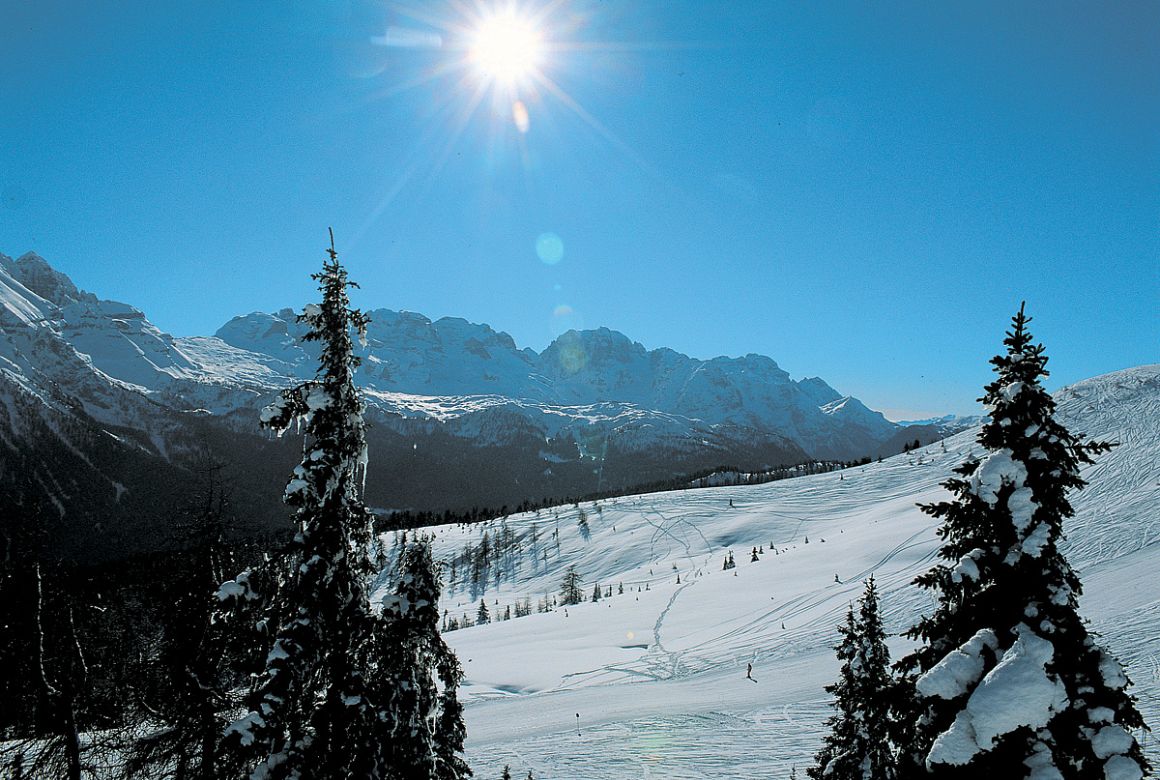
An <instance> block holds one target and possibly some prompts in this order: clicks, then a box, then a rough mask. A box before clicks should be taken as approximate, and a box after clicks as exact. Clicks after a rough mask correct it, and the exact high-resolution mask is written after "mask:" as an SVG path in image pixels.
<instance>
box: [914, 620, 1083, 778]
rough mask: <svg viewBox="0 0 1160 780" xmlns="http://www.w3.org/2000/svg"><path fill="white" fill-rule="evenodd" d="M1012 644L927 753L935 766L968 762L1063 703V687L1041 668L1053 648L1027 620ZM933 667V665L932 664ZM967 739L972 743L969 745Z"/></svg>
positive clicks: (1041, 720)
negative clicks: (1031, 627) (1000, 739)
mask: <svg viewBox="0 0 1160 780" xmlns="http://www.w3.org/2000/svg"><path fill="white" fill-rule="evenodd" d="M1016 634H1017V636H1016V639H1015V642H1014V643H1013V644H1012V645H1011V647H1010V648H1008V650H1007V652H1005V653H1004V654H1003V658H1002V660H1000V661H999V663H998V664H997V665H996V666H995V668H994V669H992V670H991V671H990V672H988V673H987V676H986V677H984V678H983V679H982V681H981V682H980V683H979V685H978V687H976V688H975V690H974V691H973V692H972V693H971V695H970V697H969V698H968V699H967V705H966V707H965V708H964V709H963V710H962V711H961V712H960V713H959V716H958V717H957V718H956V719H955V722H954V723H953V724H952V725H951V728H950V729H949V730H948V731H947V732H945V733H944V734H941V735H939V737H938V739H936V740H935V743H934V746H933V747H932V748H931V751H930V755H928V756H927V766H931V765H933V764H952V765H956V766H961V765H963V764H966V763H967V762H969V761H970V760H971V758H973V757H974V756H975V755H976V754H977V753H979V752H985V751H987V750H990V749H991V748H992V747H994V746H995V743H996V742H997V740H998V739H999V738H1000V737H1002V736H1003V735H1005V734H1010V733H1011V732H1013V731H1015V730H1016V729H1018V728H1021V727H1024V726H1027V727H1030V728H1032V729H1038V728H1041V727H1043V726H1046V725H1047V723H1048V721H1049V720H1050V719H1051V717H1052V716H1053V715H1054V714H1055V713H1057V712H1061V711H1062V710H1063V709H1064V708H1066V707H1067V704H1068V698H1067V690H1066V689H1065V688H1064V685H1063V683H1062V682H1060V681H1059V680H1058V679H1056V678H1054V677H1052V676H1051V675H1050V674H1048V672H1047V670H1046V669H1045V668H1044V667H1045V665H1046V664H1049V663H1050V662H1051V659H1052V657H1053V656H1054V655H1055V649H1054V647H1052V644H1051V642H1049V641H1048V640H1046V639H1044V638H1042V637H1040V636H1038V635H1037V634H1035V632H1034V631H1032V630H1031V629H1030V628H1029V627H1028V626H1027V625H1026V624H1020V625H1019V626H1018V627H1017V628H1016ZM936 668H937V667H936ZM971 743H974V744H973V746H972V745H971Z"/></svg>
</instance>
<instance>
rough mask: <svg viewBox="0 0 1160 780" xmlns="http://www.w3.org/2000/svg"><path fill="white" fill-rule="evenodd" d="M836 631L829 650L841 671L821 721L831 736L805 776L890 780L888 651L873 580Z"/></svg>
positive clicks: (872, 579) (828, 688)
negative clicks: (826, 714) (835, 641)
mask: <svg viewBox="0 0 1160 780" xmlns="http://www.w3.org/2000/svg"><path fill="white" fill-rule="evenodd" d="M838 630H839V631H840V632H841V634H842V639H841V642H839V643H838V645H837V647H835V648H834V649H835V650H837V653H838V658H839V659H840V660H841V661H842V669H841V671H840V672H839V678H838V682H836V683H834V684H833V685H827V686H826V692H827V693H829V694H832V695H833V696H834V697H835V698H834V703H833V707H834V710H835V712H834V714H833V715H832V716H830V718H829V720H828V721H827V722H826V725H827V726H829V727H830V733H829V734H827V735H826V737H825V739H824V740H823V746H822V749H821V750H820V751H818V754H817V755H816V756H815V757H814V766H812V767H810V768H809V769H807V770H806V775H807V776H808V777H811V778H814V779H815V780H821V779H822V778H827V780H829V779H830V778H832V780H890V779H891V778H893V777H894V756H893V753H892V751H891V748H890V738H889V737H890V735H889V733H888V732H889V724H890V720H889V716H890V692H891V688H892V680H891V677H890V651H889V650H888V649H887V648H886V633H885V631H884V630H883V628H882V620H881V618H880V617H879V615H878V592H877V589H876V588H875V586H874V578H873V577H871V578H870V579H869V580H867V581H866V590H865V592H864V593H863V595H862V600H861V602H860V603H859V606H858V615H857V617H855V615H854V608H853V607H850V609H849V611H847V613H846V625H845V626H842V627H841V628H839V629H838Z"/></svg>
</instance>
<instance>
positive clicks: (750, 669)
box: [745, 664, 757, 682]
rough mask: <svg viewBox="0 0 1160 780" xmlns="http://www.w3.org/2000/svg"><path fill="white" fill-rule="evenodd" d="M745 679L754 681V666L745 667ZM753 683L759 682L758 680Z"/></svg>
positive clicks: (747, 665)
mask: <svg viewBox="0 0 1160 780" xmlns="http://www.w3.org/2000/svg"><path fill="white" fill-rule="evenodd" d="M745 678H746V679H748V680H753V664H746V665H745ZM753 681H754V682H757V680H753Z"/></svg>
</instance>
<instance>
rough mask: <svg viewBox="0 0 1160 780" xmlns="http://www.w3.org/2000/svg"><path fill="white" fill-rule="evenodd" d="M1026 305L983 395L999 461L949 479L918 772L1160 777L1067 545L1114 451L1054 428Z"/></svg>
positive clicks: (919, 687)
mask: <svg viewBox="0 0 1160 780" xmlns="http://www.w3.org/2000/svg"><path fill="white" fill-rule="evenodd" d="M1028 322H1029V319H1028V318H1027V317H1026V316H1025V315H1024V312H1023V309H1022V307H1021V308H1020V310H1019V313H1018V314H1017V315H1016V316H1015V317H1014V318H1013V327H1012V329H1011V331H1009V332H1008V333H1007V338H1006V339H1005V341H1004V344H1005V345H1006V347H1007V351H1006V354H1002V355H999V356H997V357H995V358H993V359H992V361H991V362H992V363H993V364H994V370H995V372H996V373H997V375H998V376H997V377H996V378H995V380H994V381H993V382H992V383H991V384H989V385H987V387H986V388H985V395H984V396H983V398H982V399H981V400H982V401H983V403H984V404H985V405H986V408H987V410H988V413H989V414H990V421H989V422H987V423H986V424H985V425H984V426H983V429H982V431H981V433H980V435H979V443H980V444H981V445H982V446H983V447H984V449H985V453H984V457H983V458H982V459H981V460H974V459H972V460H968V461H967V462H966V463H964V464H963V465H962V466H960V467H958V468H957V469H956V473H957V474H958V476H957V477H955V478H952V479H950V480H948V481H947V482H945V483H944V487H946V488H947V490H949V491H950V492H951V493H953V494H954V499H953V500H951V501H944V502H941V503H937V504H933V505H929V506H925V507H923V509H924V511H925V512H927V513H928V514H930V515H932V516H934V517H936V518H939V519H940V520H941V521H942V526H941V528H940V529H939V532H938V533H939V536H940V538H941V539H942V541H943V546H942V549H941V551H940V553H939V555H940V557H941V558H942V560H943V561H944V562H943V563H940V564H938V565H936V566H935V567H934V568H933V569H932V570H931V571H929V572H927V573H926V574H924V575H922V576H920V577H919V578H918V580H917V583H918V584H919V585H921V586H922V587H924V588H926V589H928V590H931V591H932V592H933V593H934V595H935V596H937V599H938V606H937V608H936V609H935V611H934V613H933V614H931V615H930V616H927V617H924V618H922V619H921V620H920V621H919V623H918V624H917V625H916V626H915V627H914V628H913V629H911V631H910V635H911V636H912V637H915V638H918V639H920V640H922V643H923V644H922V645H921V646H920V647H919V649H918V650H916V651H915V652H914V653H913V654H912V655H910V656H908V657H907V658H905V659H904V660H903V661H902V662H901V663H900V664H899V666H900V668H901V669H902V670H903V671H905V672H907V673H908V674H909V679H910V680H911V681H912V683H913V685H912V687H911V686H906V688H907V689H908V690H910V691H911V693H910V695H911V696H912V697H913V698H910V699H909V705H910V706H909V713H907V712H906V710H907V704H908V702H907V701H903V703H902V709H903V711H904V715H903V719H902V723H903V725H907V724H913V726H912V728H911V729H910V730H909V733H906V734H905V735H904V736H905V739H904V742H903V744H904V745H905V746H906V750H905V751H904V754H903V756H902V757H901V758H900V761H901V762H902V765H901V766H900V769H902V770H904V771H905V772H906V775H907V776H915V777H927V776H930V777H940V778H979V777H990V778H1033V779H1034V780H1087V779H1088V778H1091V780H1096V778H1099V780H1138V779H1139V778H1140V777H1142V776H1143V775H1144V774H1146V773H1147V771H1148V765H1147V762H1146V760H1145V758H1144V756H1143V754H1142V752H1141V750H1140V746H1139V745H1138V744H1137V742H1136V740H1135V739H1134V738H1133V736H1132V733H1131V732H1132V730H1134V729H1139V728H1141V727H1143V725H1144V723H1143V720H1142V719H1141V717H1140V714H1139V712H1138V711H1137V709H1136V706H1135V701H1134V699H1133V698H1132V697H1131V696H1130V695H1129V694H1128V693H1127V690H1126V689H1127V687H1128V685H1129V680H1128V678H1127V676H1126V675H1125V674H1124V670H1123V668H1122V667H1121V665H1120V663H1119V662H1118V661H1117V660H1116V659H1115V658H1113V657H1112V656H1111V655H1110V654H1109V653H1108V652H1107V651H1106V650H1105V649H1104V648H1103V647H1101V646H1100V645H1099V644H1098V642H1097V641H1096V637H1095V636H1094V635H1093V634H1092V633H1091V632H1090V631H1089V630H1088V627H1087V625H1086V624H1085V622H1084V621H1083V619H1082V618H1080V616H1079V613H1078V609H1077V600H1078V597H1079V595H1080V581H1079V577H1078V576H1077V575H1076V573H1075V572H1074V571H1073V570H1072V568H1071V566H1070V565H1069V564H1068V562H1067V560H1066V559H1065V558H1064V556H1063V554H1062V553H1061V551H1060V549H1059V545H1060V542H1061V541H1062V540H1063V522H1064V520H1066V519H1067V518H1069V517H1071V516H1072V514H1073V510H1072V507H1071V505H1070V503H1069V502H1068V493H1069V492H1070V491H1072V490H1077V489H1080V488H1082V487H1083V485H1084V481H1083V479H1082V478H1081V477H1080V466H1081V465H1082V464H1085V463H1091V462H1092V456H1093V455H1096V454H1098V453H1100V452H1103V451H1105V450H1107V449H1108V448H1109V446H1110V445H1108V444H1105V443H1099V442H1088V441H1084V440H1083V437H1082V436H1077V435H1073V434H1072V433H1070V432H1069V431H1067V430H1066V429H1065V428H1064V427H1063V426H1062V425H1061V424H1060V423H1059V422H1058V421H1057V420H1056V419H1055V417H1054V411H1055V404H1054V402H1053V400H1052V398H1051V396H1050V395H1049V394H1048V393H1047V391H1046V390H1045V389H1044V388H1043V386H1042V384H1041V379H1042V378H1043V377H1045V376H1047V371H1046V369H1045V365H1046V363H1047V358H1046V357H1045V355H1044V350H1043V346H1042V345H1039V344H1035V343H1033V339H1032V336H1031V334H1030V333H1029V332H1028V330H1027V323H1028Z"/></svg>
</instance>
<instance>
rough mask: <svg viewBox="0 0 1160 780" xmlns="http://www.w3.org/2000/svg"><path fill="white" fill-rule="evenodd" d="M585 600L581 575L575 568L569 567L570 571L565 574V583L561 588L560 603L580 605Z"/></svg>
mask: <svg viewBox="0 0 1160 780" xmlns="http://www.w3.org/2000/svg"><path fill="white" fill-rule="evenodd" d="M583 600H584V594H583V592H581V590H580V574H579V573H578V572H577V571H576V567H575V566H569V567H568V570H567V571H566V572H564V581H563V583H561V586H560V603H561V604H563V605H564V606H568V605H570V604H579V603H580V602H581V601H583Z"/></svg>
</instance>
